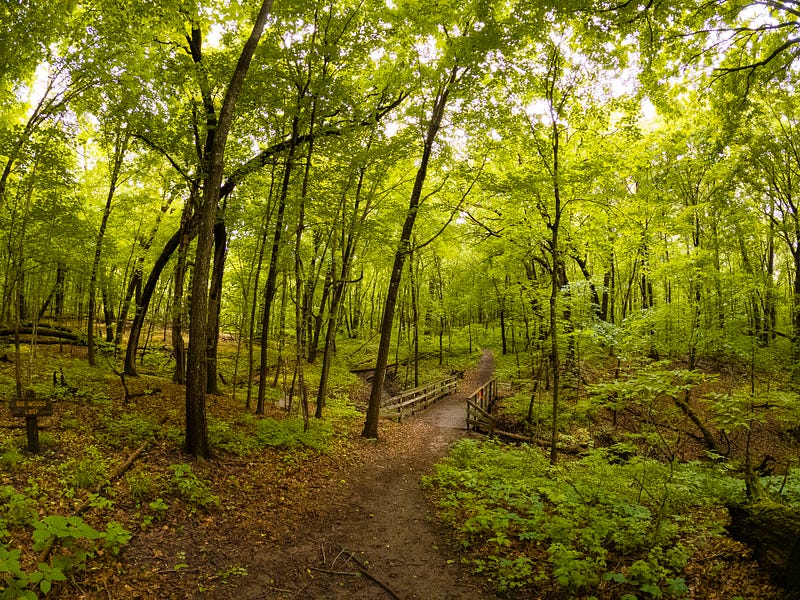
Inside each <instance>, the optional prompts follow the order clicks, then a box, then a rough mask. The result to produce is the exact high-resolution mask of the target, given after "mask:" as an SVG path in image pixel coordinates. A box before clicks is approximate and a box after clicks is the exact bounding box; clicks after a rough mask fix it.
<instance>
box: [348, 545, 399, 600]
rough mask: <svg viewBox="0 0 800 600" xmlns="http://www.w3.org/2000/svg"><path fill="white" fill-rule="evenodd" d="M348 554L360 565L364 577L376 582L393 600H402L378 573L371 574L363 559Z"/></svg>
mask: <svg viewBox="0 0 800 600" xmlns="http://www.w3.org/2000/svg"><path fill="white" fill-rule="evenodd" d="M347 554H348V555H350V558H352V559H353V560H354V561H356V564H358V568H359V569H360V570H361V572H362V573H363V574H364V575H366V576H367V577H369V578H370V579H372V581H374V582H375V583H377V584H378V585H379V586H381V587H382V588H383V589H384V590H386V591H387V592H388V593H389V595H390V596H391V597H392V598H394V599H395V600H402V598H401V597H400V595H399V594H398V593H397V592H395V591H394V590H393V589H392V586H390V585H389V584H388V583H386V582H385V581H383V579H381V578H380V577H379V576H378V575H377V574H376V573H370V571H369V568H368V567H367V565H365V564H364V563H363V562H362V561H361V559H360V558H358V557H357V556H356V555H355V554H354V553H353V552H347Z"/></svg>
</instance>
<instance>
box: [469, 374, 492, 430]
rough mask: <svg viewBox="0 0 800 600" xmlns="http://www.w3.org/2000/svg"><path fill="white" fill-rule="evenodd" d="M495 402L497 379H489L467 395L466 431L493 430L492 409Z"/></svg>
mask: <svg viewBox="0 0 800 600" xmlns="http://www.w3.org/2000/svg"><path fill="white" fill-rule="evenodd" d="M496 402H497V380H496V379H490V380H489V381H487V382H486V383H484V384H483V385H482V386H481V387H479V388H478V389H477V390H475V391H474V392H472V394H470V395H469V396H468V397H467V431H470V430H472V431H482V432H485V433H493V432H494V416H492V410H494V405H495V403H496Z"/></svg>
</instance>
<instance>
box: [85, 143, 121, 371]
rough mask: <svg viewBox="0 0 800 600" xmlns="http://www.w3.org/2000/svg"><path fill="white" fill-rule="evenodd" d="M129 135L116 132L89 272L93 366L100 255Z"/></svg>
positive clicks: (89, 347) (94, 360)
mask: <svg viewBox="0 0 800 600" xmlns="http://www.w3.org/2000/svg"><path fill="white" fill-rule="evenodd" d="M129 139H130V138H129V136H128V134H127V133H126V132H124V131H123V130H122V128H120V129H119V130H118V131H117V132H116V136H115V138H114V155H113V160H112V163H111V173H110V181H109V184H108V194H107V195H106V205H105V208H104V209H103V217H102V219H101V220H100V229H99V231H98V232H97V239H96V241H95V247H94V260H93V261H92V270H91V272H90V274H89V323H88V326H87V328H86V330H87V331H86V346H87V351H88V360H89V364H90V365H91V366H95V365H96V364H97V358H96V357H95V348H94V325H95V313H96V312H97V290H96V288H97V275H98V271H99V270H100V257H101V255H102V253H103V238H104V237H105V234H106V227H107V225H108V217H109V215H110V214H111V203H112V201H113V200H114V194H115V192H116V191H117V182H118V181H119V173H120V171H121V170H122V161H123V160H124V159H125V153H126V152H127V149H128V140H129Z"/></svg>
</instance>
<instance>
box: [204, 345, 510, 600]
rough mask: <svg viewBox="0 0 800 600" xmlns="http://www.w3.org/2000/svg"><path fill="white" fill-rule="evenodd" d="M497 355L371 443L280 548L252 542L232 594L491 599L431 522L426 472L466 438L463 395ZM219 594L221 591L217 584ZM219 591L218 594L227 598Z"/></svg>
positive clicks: (279, 598)
mask: <svg viewBox="0 0 800 600" xmlns="http://www.w3.org/2000/svg"><path fill="white" fill-rule="evenodd" d="M493 371H494V357H493V355H492V354H491V352H489V351H484V353H483V355H482V357H481V360H480V363H479V364H478V366H477V367H476V368H475V369H472V370H470V371H468V372H467V373H466V374H465V377H464V378H463V379H462V380H461V381H460V382H459V386H458V390H457V393H455V394H453V395H451V396H449V397H446V398H443V399H442V400H440V401H439V402H438V403H437V404H435V405H433V406H432V407H430V408H428V409H427V410H425V411H423V412H422V413H420V414H418V415H415V416H413V417H409V418H407V419H406V420H405V421H404V422H403V425H402V427H401V428H400V429H401V430H402V434H401V435H399V436H396V437H395V438H393V439H392V440H390V441H389V442H386V441H381V442H366V441H365V442H364V443H375V444H376V445H377V446H378V448H377V450H378V452H375V453H374V454H373V456H374V459H373V460H369V461H367V463H366V464H364V465H362V466H361V467H360V468H358V469H357V470H355V471H354V472H352V473H351V474H350V478H349V480H347V479H343V480H341V481H339V482H338V483H339V485H338V492H337V489H336V488H335V487H334V488H333V489H331V490H328V491H327V492H326V493H327V494H329V495H328V497H327V498H320V503H319V505H318V508H319V510H318V511H315V512H314V514H311V513H308V514H304V515H299V516H298V519H297V521H296V522H295V523H294V524H293V525H294V526H293V527H292V528H290V529H289V530H288V531H286V532H285V534H284V535H283V536H281V539H280V540H278V541H276V543H275V544H274V545H265V546H259V547H258V548H256V549H254V555H253V560H252V563H251V567H250V569H249V576H248V577H245V578H242V579H241V580H240V581H239V582H238V583H237V585H235V586H228V587H226V588H225V594H226V595H225V596H224V597H226V598H237V599H238V598H242V599H244V598H252V599H256V598H259V599H262V598H274V599H276V600H284V599H289V598H303V599H320V600H322V599H325V600H327V599H338V598H342V599H345V598H346V599H352V600H356V599H383V598H398V599H402V600H412V599H418V600H451V599H452V600H456V599H464V600H469V599H476V600H477V599H480V598H487V597H494V594H493V593H492V592H491V591H489V590H487V589H485V588H484V586H483V582H482V581H481V580H480V579H479V578H477V577H475V576H473V575H472V574H471V573H470V572H469V570H468V569H467V568H465V567H464V566H463V565H462V564H461V561H460V557H459V556H458V553H457V552H456V549H455V548H454V546H453V545H452V544H450V543H449V541H448V540H447V539H446V536H445V535H444V533H443V532H442V531H441V530H440V528H439V527H438V526H437V524H436V523H435V521H434V519H433V506H432V505H431V503H430V501H429V500H428V499H427V498H426V497H425V494H424V491H423V490H422V487H421V477H422V475H424V474H426V473H429V472H430V471H431V469H432V467H433V465H434V464H435V463H436V462H437V461H438V460H439V459H441V458H442V457H443V456H444V455H445V454H446V452H447V449H448V446H449V445H450V443H451V442H453V441H454V440H456V439H458V438H460V437H463V436H464V435H466V416H465V414H466V413H465V405H464V400H465V398H466V396H468V395H469V394H470V393H472V392H473V391H474V390H475V389H476V388H477V387H478V386H480V385H481V384H482V383H484V382H485V381H486V380H488V379H489V378H491V376H492V374H493ZM220 591H222V590H220ZM215 597H219V598H222V597H223V596H221V595H219V596H217V595H216V594H215Z"/></svg>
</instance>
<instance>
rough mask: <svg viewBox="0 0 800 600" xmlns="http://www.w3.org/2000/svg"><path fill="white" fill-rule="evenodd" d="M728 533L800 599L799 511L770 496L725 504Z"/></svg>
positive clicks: (790, 595)
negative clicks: (746, 545)
mask: <svg viewBox="0 0 800 600" xmlns="http://www.w3.org/2000/svg"><path fill="white" fill-rule="evenodd" d="M728 512H729V513H730V516H731V524H730V525H729V526H728V528H727V529H728V533H730V534H731V536H733V537H734V538H736V539H737V540H740V541H742V542H745V543H746V544H748V545H749V546H750V547H752V548H753V551H754V553H755V556H756V559H757V560H758V562H759V564H760V565H761V567H762V568H763V569H764V571H766V573H767V574H768V575H769V576H770V577H771V578H772V579H773V580H774V581H775V583H776V584H778V585H780V586H782V587H783V588H784V589H785V590H786V591H787V592H788V593H789V597H790V598H800V510H797V509H793V508H790V507H788V506H785V505H783V504H779V503H777V502H775V501H773V500H770V499H762V500H759V501H757V502H748V503H746V504H742V505H740V506H729V507H728Z"/></svg>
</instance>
